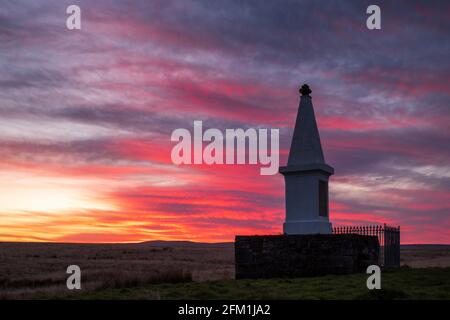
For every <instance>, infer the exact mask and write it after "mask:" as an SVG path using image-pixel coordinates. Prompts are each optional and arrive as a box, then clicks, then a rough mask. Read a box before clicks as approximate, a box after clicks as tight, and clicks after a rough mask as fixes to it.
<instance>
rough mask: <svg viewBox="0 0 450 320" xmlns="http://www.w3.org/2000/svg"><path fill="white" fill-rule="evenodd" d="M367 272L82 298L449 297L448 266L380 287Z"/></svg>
mask: <svg viewBox="0 0 450 320" xmlns="http://www.w3.org/2000/svg"><path fill="white" fill-rule="evenodd" d="M367 277H368V275H366V274H352V275H339V276H338V275H330V276H324V277H315V278H295V279H259V280H222V281H210V282H203V283H196V282H188V283H176V284H154V285H148V286H144V287H136V288H125V289H109V290H103V291H97V292H91V293H86V294H82V295H81V296H78V298H81V299H450V268H425V269H410V268H408V267H402V268H399V269H396V270H392V271H383V272H382V275H381V286H382V289H381V290H368V289H367V287H366V280H367Z"/></svg>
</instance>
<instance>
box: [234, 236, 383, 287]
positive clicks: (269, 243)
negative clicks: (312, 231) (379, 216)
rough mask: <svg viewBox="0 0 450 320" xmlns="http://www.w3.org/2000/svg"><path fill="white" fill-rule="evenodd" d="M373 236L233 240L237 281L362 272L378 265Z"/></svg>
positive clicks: (261, 237) (270, 237)
mask: <svg viewBox="0 0 450 320" xmlns="http://www.w3.org/2000/svg"><path fill="white" fill-rule="evenodd" d="M378 253H379V244H378V238H377V237H375V236H363V235H357V234H330V235H327V234H316V235H266V236H236V241H235V260H236V262H235V267H236V279H257V278H278V277H305V276H321V275H327V274H348V273H354V272H365V271H366V269H367V267H368V266H369V265H372V264H375V265H376V264H378Z"/></svg>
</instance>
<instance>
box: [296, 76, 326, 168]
mask: <svg viewBox="0 0 450 320" xmlns="http://www.w3.org/2000/svg"><path fill="white" fill-rule="evenodd" d="M299 92H300V93H301V98H300V104H299V107H298V112H297V120H296V121H295V129H294V136H293V138H292V143H291V149H290V151H289V159H288V166H292V165H305V164H313V163H325V160H324V157H323V152H322V145H321V143H320V136H319V130H318V129H317V123H316V118H315V116H314V108H313V105H312V98H311V96H310V94H311V92H312V91H311V89H310V88H309V86H308V85H307V84H304V85H303V86H302V87H301V88H300V90H299Z"/></svg>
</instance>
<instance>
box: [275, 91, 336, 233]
mask: <svg viewBox="0 0 450 320" xmlns="http://www.w3.org/2000/svg"><path fill="white" fill-rule="evenodd" d="M299 91H300V93H301V95H302V96H301V98H300V105H299V108H298V113H297V119H296V122H295V128H294V135H293V137H292V143H291V149H290V151H289V158H288V163H287V166H285V167H280V169H279V171H280V173H281V174H282V175H283V176H284V181H285V192H286V220H285V222H284V224H283V230H284V233H285V234H315V233H331V223H330V221H329V216H328V180H329V177H330V176H331V175H332V174H333V173H334V169H333V168H332V167H331V166H329V165H327V164H326V163H325V160H324V157H323V152H322V145H321V143H320V136H319V130H318V128H317V123H316V118H315V116H314V109H313V105H312V101H311V96H310V94H311V92H312V91H311V89H310V88H309V86H308V85H307V84H304V85H303V86H302V87H301V88H300V90H299Z"/></svg>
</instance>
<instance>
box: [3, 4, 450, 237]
mask: <svg viewBox="0 0 450 320" xmlns="http://www.w3.org/2000/svg"><path fill="white" fill-rule="evenodd" d="M70 4H78V5H79V6H80V7H81V10H82V30H73V31H69V30H67V29H66V25H65V21H66V18H67V15H66V13H65V10H66V7H67V6H68V5H70ZM370 4H372V2H371V1H356V0H355V1H245V2H243V1H238V0H235V1H234V0H227V1H218V0H208V1H206V0H205V1H200V0H198V1H190V0H179V1H168V0H164V1H156V0H151V1H61V0H54V1H31V0H30V1H16V0H14V1H7V0H6V1H5V0H2V1H1V5H0V241H61V242H135V241H145V240H155V239H164V240H193V241H214V242H215V241H232V240H233V239H234V236H235V235H236V234H278V233H281V232H282V222H283V219H284V181H283V177H282V176H281V175H273V176H262V175H260V173H259V168H260V167H259V166H258V165H228V166H227V165H220V166H218V165H212V166H207V165H185V166H179V167H178V166H175V165H174V164H172V162H171V159H170V152H171V150H172V147H173V146H174V143H173V142H171V141H170V135H171V133H172V131H173V130H175V129H177V128H187V129H189V130H192V127H193V121H194V120H202V121H203V125H204V126H205V127H207V128H208V127H209V128H212V127H214V128H218V129H220V130H224V129H225V128H250V127H254V128H279V129H280V148H281V150H280V152H281V158H280V164H281V165H284V164H285V163H286V158H287V153H288V149H289V145H290V141H291V138H292V131H293V126H294V123H295V116H296V112H297V108H298V101H299V94H298V88H299V86H300V85H301V84H303V83H308V84H309V85H310V87H311V89H312V91H313V92H312V97H313V103H314V108H315V113H316V117H317V122H318V125H319V129H320V134H321V139H322V146H323V149H324V154H325V158H326V161H327V163H329V164H330V165H332V166H333V167H334V168H335V175H334V176H332V177H331V180H330V218H331V221H332V223H333V225H367V224H381V223H387V224H390V225H400V226H401V228H402V242H404V243H447V244H450V232H449V230H450V161H449V159H450V147H449V146H450V125H449V123H450V109H449V108H450V87H449V83H450V64H449V57H450V41H449V33H450V20H449V19H448V17H449V14H450V3H449V2H448V1H387V2H384V1H377V4H378V5H379V6H380V7H381V12H382V30H375V31H370V30H368V29H367V28H366V18H367V17H368V15H367V14H366V13H365V12H366V8H367V6H368V5H370Z"/></svg>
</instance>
